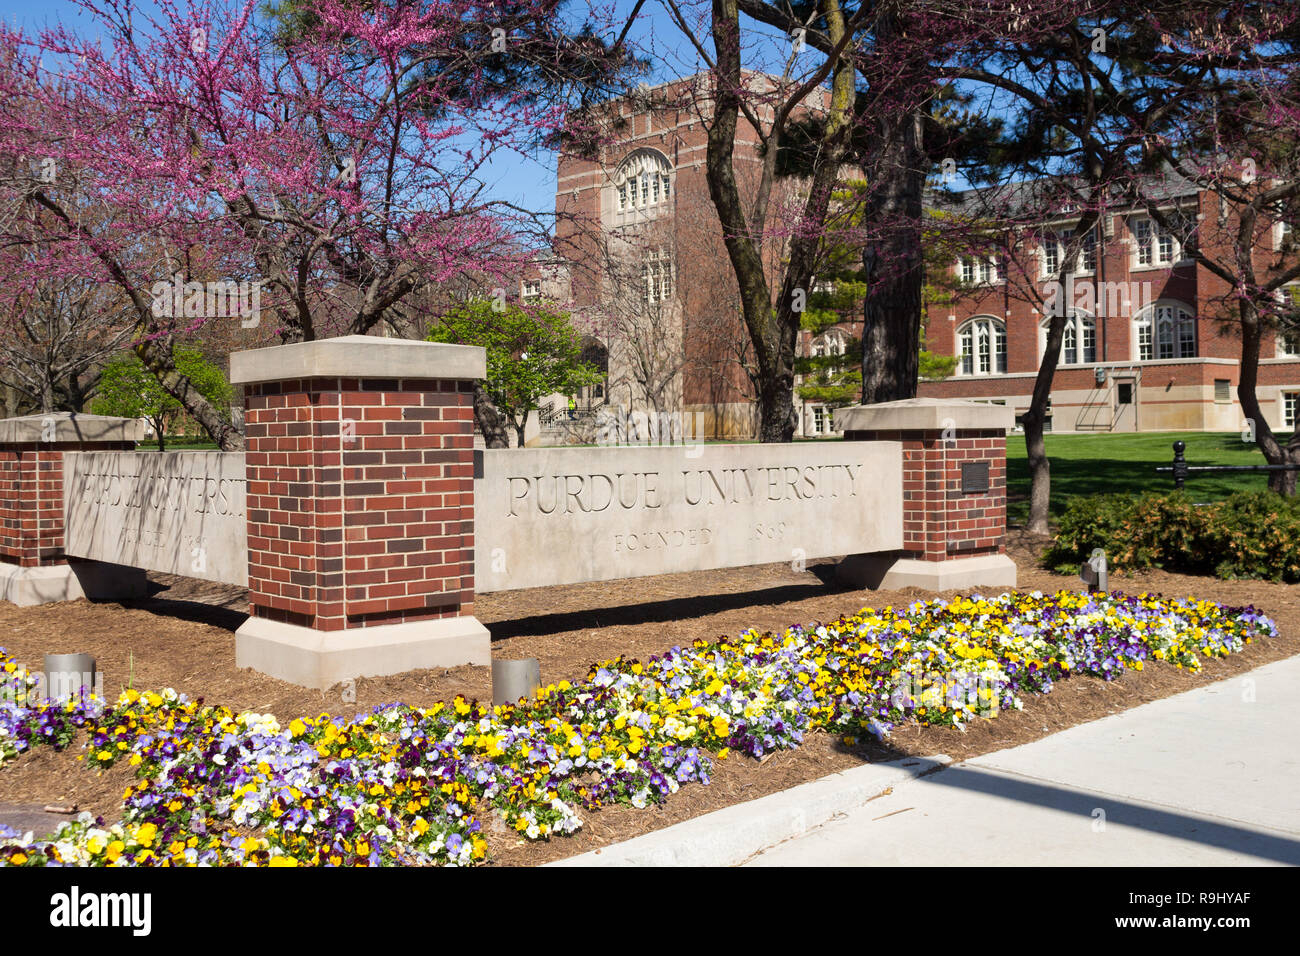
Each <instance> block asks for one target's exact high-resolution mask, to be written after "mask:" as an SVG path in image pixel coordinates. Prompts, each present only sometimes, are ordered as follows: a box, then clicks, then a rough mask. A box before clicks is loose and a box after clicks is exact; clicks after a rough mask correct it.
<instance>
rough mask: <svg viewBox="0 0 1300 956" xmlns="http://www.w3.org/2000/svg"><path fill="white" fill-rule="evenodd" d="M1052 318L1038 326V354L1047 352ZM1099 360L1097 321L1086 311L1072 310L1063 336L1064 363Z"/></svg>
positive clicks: (1062, 355)
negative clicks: (1048, 331)
mask: <svg viewBox="0 0 1300 956" xmlns="http://www.w3.org/2000/svg"><path fill="white" fill-rule="evenodd" d="M1051 324H1052V320H1051V319H1050V318H1049V319H1045V320H1044V321H1043V322H1042V324H1041V325H1039V327H1038V354H1039V355H1045V354H1047V330H1048V326H1050V325H1051ZM1095 361H1097V322H1096V320H1095V319H1093V317H1092V316H1091V315H1088V314H1087V313H1086V312H1078V311H1074V310H1071V312H1070V314H1069V315H1068V316H1067V317H1066V320H1065V331H1064V334H1063V335H1062V337H1061V358H1060V364H1062V365H1090V364H1091V363H1093V362H1095Z"/></svg>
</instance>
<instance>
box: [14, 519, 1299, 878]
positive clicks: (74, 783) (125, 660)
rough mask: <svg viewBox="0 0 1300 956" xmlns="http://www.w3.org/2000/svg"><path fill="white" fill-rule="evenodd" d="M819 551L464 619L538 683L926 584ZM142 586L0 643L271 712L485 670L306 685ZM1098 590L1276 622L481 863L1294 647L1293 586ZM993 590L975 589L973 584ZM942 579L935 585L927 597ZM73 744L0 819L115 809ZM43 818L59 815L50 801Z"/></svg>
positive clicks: (115, 790)
mask: <svg viewBox="0 0 1300 956" xmlns="http://www.w3.org/2000/svg"><path fill="white" fill-rule="evenodd" d="M1046 543H1047V539H1045V538H1041V537H1036V536H1033V535H1030V534H1028V533H1027V532H1023V531H1012V532H1011V533H1010V534H1009V536H1008V553H1009V554H1010V555H1011V557H1012V558H1013V559H1014V560H1015V561H1016V564H1017V566H1018V567H1019V582H1020V583H1019V587H1020V590H1023V591H1033V590H1041V591H1056V590H1059V589H1062V588H1066V589H1072V590H1073V589H1078V588H1080V587H1081V586H1082V585H1081V582H1079V581H1078V580H1077V579H1076V578H1073V577H1070V576H1065V575H1058V574H1054V573H1051V572H1049V571H1045V570H1043V569H1041V568H1039V567H1038V566H1037V557H1038V555H1039V554H1041V552H1042V549H1043V547H1044V546H1045V544H1046ZM833 568H834V563H833V562H830V561H823V562H819V563H815V564H810V565H809V566H808V568H807V569H806V570H805V571H802V572H796V571H794V570H793V569H792V568H791V567H790V565H788V564H774V565H760V566H756V567H748V568H733V569H724V570H718V571H706V572H696V573H688V574H673V575H663V576H660V577H653V578H633V579H627V580H622V581H614V582H599V583H593V584H578V585H569V586H565V587H554V588H538V589H533V590H527V591H512V592H503V593H500V594H485V595H479V596H478V598H477V600H476V603H475V611H476V613H477V616H478V618H479V619H480V620H481V621H483V622H484V623H485V624H486V625H487V626H488V628H489V630H490V631H491V632H492V636H493V654H494V656H496V657H498V658H521V657H535V658H537V659H538V660H539V661H540V663H541V670H542V679H543V681H545V682H547V683H551V682H555V681H559V680H562V679H568V680H571V681H574V680H581V679H583V678H585V677H586V675H587V672H588V669H589V667H590V665H591V664H592V663H593V662H596V661H601V660H606V659H609V658H611V657H615V656H617V655H619V654H623V655H626V656H628V657H632V658H641V659H644V658H647V657H649V656H651V655H653V654H659V653H662V652H664V651H665V650H668V649H669V648H671V647H674V646H680V645H686V644H689V643H690V642H691V641H693V640H695V639H696V638H705V639H710V640H711V639H715V638H717V637H720V636H723V635H732V634H736V633H739V632H740V631H742V630H744V629H746V628H748V627H756V628H759V629H760V630H780V629H781V628H784V627H786V626H787V625H790V624H794V623H808V622H813V621H829V620H834V619H835V618H837V617H839V616H841V615H842V614H845V613H851V612H853V611H856V610H858V609H859V608H861V607H863V606H876V607H880V606H884V605H899V604H910V603H911V602H913V601H916V600H918V599H919V600H928V599H931V598H933V597H935V596H936V595H935V594H933V593H932V592H926V591H920V590H917V589H912V588H909V589H904V590H899V591H859V590H853V589H847V588H844V587H843V586H841V585H839V584H837V583H836V582H835V579H834V574H833ZM150 577H151V580H153V582H154V587H155V589H156V590H155V593H154V594H152V595H151V596H150V597H149V598H147V599H144V600H140V601H135V602H131V603H129V604H127V605H120V604H113V603H91V602H88V601H75V602H69V603H65V604H52V605H44V606H41V607H34V608H19V607H15V606H14V605H12V604H8V603H0V647H5V648H7V649H8V650H9V652H10V653H12V654H13V655H14V656H15V657H16V658H17V659H18V660H19V662H20V663H22V664H23V665H25V666H27V667H29V668H31V669H34V670H39V669H40V667H41V665H42V657H43V655H44V654H46V653H71V652H83V653H89V654H92V655H94V657H95V658H96V660H97V662H98V668H99V671H100V673H101V674H103V677H104V690H105V693H106V694H108V695H110V696H115V695H116V694H117V693H118V692H119V691H121V690H124V689H126V688H128V687H135V688H137V689H140V690H148V689H161V688H164V687H174V688H176V690H178V691H180V692H183V693H186V694H189V695H190V696H191V697H202V698H204V699H205V700H206V701H207V702H209V703H213V704H225V705H226V706H229V707H230V708H231V709H233V710H235V711H236V712H239V711H243V710H252V711H257V712H259V713H266V712H270V713H274V714H275V715H276V716H277V717H278V718H280V720H281V722H282V723H286V722H287V721H288V720H289V719H291V718H292V717H294V716H298V715H307V714H310V715H317V714H320V713H322V712H328V713H331V714H348V715H350V714H352V713H357V712H361V711H365V710H369V709H370V708H371V707H373V706H375V705H378V704H383V703H389V702H392V701H402V702H405V703H408V704H411V705H415V706H427V705H429V704H432V703H433V702H435V701H438V700H446V699H449V698H450V697H452V696H454V695H456V694H463V695H465V696H466V697H468V698H478V699H481V700H489V699H490V698H491V673H490V668H486V667H456V668H450V669H437V670H424V671H414V672H410V673H407V674H401V675H397V676H394V677H384V678H364V679H361V680H358V681H357V682H356V685H355V701H354V702H349V701H345V699H344V698H345V694H347V695H348V696H350V694H349V693H348V691H351V689H350V688H349V689H348V690H347V691H345V689H344V688H342V687H335V688H332V689H330V690H328V691H315V690H307V689H304V688H301V687H296V686H294V685H291V684H286V683H284V682H282V681H279V680H275V679H274V678H270V677H266V676H264V675H261V674H257V673H255V672H253V671H250V670H239V669H237V668H236V667H235V660H234V631H235V629H236V628H237V627H238V626H239V625H240V623H241V622H242V621H243V620H244V617H245V615H246V613H247V601H246V596H245V594H244V592H243V591H242V590H241V589H236V588H228V587H225V586H222V585H215V584H209V583H206V582H201V581H196V580H192V579H187V578H176V577H170V576H166V575H151V576H150ZM1110 584H1111V587H1112V588H1115V589H1118V590H1122V591H1125V592H1130V593H1140V592H1142V591H1147V592H1151V593H1154V594H1160V595H1163V596H1165V597H1170V598H1176V597H1193V596H1194V597H1197V598H1204V599H1210V600H1214V601H1219V602H1221V603H1223V604H1228V605H1234V606H1240V605H1247V604H1253V605H1254V606H1255V607H1257V608H1259V609H1261V610H1263V611H1264V612H1265V613H1267V614H1269V615H1270V616H1271V617H1273V618H1274V619H1275V620H1276V621H1277V622H1278V624H1279V626H1280V629H1281V634H1280V635H1279V636H1278V637H1277V638H1274V639H1272V640H1262V641H1257V642H1256V643H1254V644H1252V645H1251V646H1250V647H1249V648H1247V649H1246V650H1245V651H1244V652H1242V653H1240V654H1235V655H1232V657H1230V658H1228V659H1226V660H1221V661H1205V662H1204V664H1205V666H1204V669H1203V671H1202V673H1201V674H1189V673H1187V672H1185V671H1181V670H1178V669H1176V668H1174V667H1172V666H1169V665H1156V666H1151V667H1147V668H1146V669H1144V670H1143V671H1141V672H1126V673H1125V674H1124V675H1123V677H1122V678H1121V679H1119V680H1117V681H1114V682H1109V683H1107V682H1104V681H1100V680H1095V679H1084V678H1080V679H1077V680H1067V681H1061V682H1058V684H1057V685H1056V688H1055V689H1054V690H1053V692H1052V693H1051V694H1048V695H1046V696H1043V697H1036V698H1027V699H1026V701H1025V708H1024V710H1023V711H1013V712H1008V713H1004V714H1002V715H1000V716H999V717H998V718H997V719H996V720H991V721H977V722H975V723H973V724H971V725H969V726H968V727H967V728H966V729H965V730H964V731H957V730H953V729H951V728H940V727H930V728H922V727H919V726H916V725H908V726H901V727H898V728H896V729H895V731H894V734H893V736H892V737H891V738H890V740H889V742H888V744H881V743H877V742H875V741H871V742H870V743H868V744H866V745H864V746H861V747H852V748H851V747H846V746H845V745H844V744H843V743H842V742H841V741H840V740H839V739H837V738H831V737H828V736H826V735H821V734H818V735H813V736H812V737H810V738H809V739H808V740H807V741H806V742H805V744H804V745H803V746H802V747H800V748H799V749H798V750H794V751H788V752H783V753H778V754H775V755H772V756H771V757H770V758H768V759H767V760H766V761H764V762H763V763H762V765H761V766H760V764H759V762H758V761H755V760H752V759H749V758H743V757H734V756H733V757H731V758H729V759H727V760H724V761H715V762H714V766H715V772H714V775H713V780H712V783H711V784H710V785H709V786H701V785H699V784H690V785H687V786H685V787H683V789H682V790H681V791H680V792H679V793H677V794H675V795H674V796H673V797H672V798H671V799H669V800H668V801H667V802H666V803H665V804H663V805H661V806H659V807H654V808H648V809H644V810H634V809H632V808H630V807H610V808H606V809H602V810H600V811H598V812H594V813H587V814H584V821H585V825H584V827H583V829H582V830H581V831H579V832H578V834H576V835H575V836H573V837H567V838H557V839H555V840H552V841H549V842H540V843H521V842H520V841H519V839H518V837H517V835H516V834H514V833H513V832H506V831H505V829H504V828H503V827H498V826H494V825H492V823H491V817H490V816H489V817H488V818H487V819H486V820H485V829H486V831H487V837H488V842H489V851H490V855H491V857H492V858H493V860H494V862H495V863H496V864H498V865H502V864H507V865H509V864H513V865H535V864H538V863H544V862H547V861H549V860H553V859H558V858H561V857H565V856H569V855H571V854H574V853H581V852H585V851H587V850H592V849H596V848H599V847H601V846H605V845H608V844H610V843H613V842H617V841H619V840H624V839H627V838H629V837H631V836H635V835H637V834H640V833H644V832H648V831H650V830H654V829H657V828H659V827H663V826H669V825H671V824H673V823H677V822H680V821H681V820H685V819H688V818H690V817H693V816H697V815H699V814H702V813H708V812H710V811H712V810H716V809H720V808H722V807H726V806H730V805H732V804H735V803H738V802H741V801H744V800H751V799H754V798H755V797H760V796H763V795H765V794H768V793H775V792H778V791H781V790H785V789H788V788H789V787H792V786H795V785H797V784H800V783H804V782H807V781H810V780H814V779H816V778H818V777H821V776H824V775H826V774H828V773H833V772H836V771H839V770H844V769H848V768H850V767H853V766H858V765H860V764H862V763H863V762H866V761H882V760H894V759H898V758H900V757H904V756H930V755H934V754H947V755H949V756H950V757H952V758H953V759H955V760H961V759H965V758H969V757H974V756H977V755H979V754H983V753H988V752H990V751H993V750H1000V749H1002V748H1005V747H1013V746H1017V745H1019V744H1023V743H1028V742H1030V741H1032V740H1037V739H1038V738H1040V737H1043V736H1046V735H1048V734H1050V733H1055V732H1056V731H1059V730H1063V729H1065V728H1067V727H1071V726H1073V725H1075V724H1079V723H1083V722H1086V721H1090V720H1096V719H1098V718H1101V717H1105V716H1106V715H1107V714H1111V713H1115V712H1118V711H1121V710H1124V709H1126V708H1129V707H1133V706H1136V705H1137V704H1141V703H1145V702H1147V701H1151V700H1156V699H1159V698H1161V697H1167V696H1169V695H1171V694H1176V693H1179V692H1181V691H1184V690H1189V689H1191V688H1193V687H1197V686H1200V685H1202V684H1206V683H1210V682H1212V681H1217V680H1223V679H1225V678H1228V677H1231V676H1232V675H1233V674H1237V673H1241V672H1243V671H1246V670H1250V669H1253V668H1255V667H1258V666H1260V665H1262V664H1265V663H1268V662H1270V661H1273V660H1278V659H1281V658H1284V657H1289V656H1292V655H1294V654H1298V653H1300V632H1298V631H1297V629H1296V628H1295V627H1294V622H1296V621H1297V620H1300V585H1287V584H1275V583H1271V582H1264V581H1221V580H1217V579H1214V578H1206V577H1193V576H1189V575H1182V574H1170V573H1167V572H1164V571H1143V572H1137V573H1132V574H1123V573H1114V572H1113V573H1112V574H1111V577H1110ZM989 590H993V589H989ZM952 593H954V592H944V594H945V596H946V595H950V594H952ZM78 755H79V750H78V749H76V748H73V749H72V750H69V751H66V752H64V753H54V752H52V751H49V750H48V749H45V748H40V749H38V750H36V751H34V752H31V753H28V754H25V755H23V756H22V757H20V758H18V759H17V760H15V761H13V762H12V763H11V764H9V765H6V766H5V767H4V768H3V769H0V816H2V812H3V810H4V809H5V808H6V807H7V806H8V807H19V806H21V807H26V808H30V807H33V806H35V805H38V804H39V805H47V804H53V805H60V806H74V805H75V806H76V807H77V808H78V809H87V810H90V811H91V812H92V813H95V814H97V815H103V816H104V817H105V818H106V819H109V820H114V819H117V817H118V815H119V813H120V810H121V797H122V791H123V790H124V789H125V787H126V786H127V784H128V782H129V781H130V779H131V772H130V770H129V769H128V768H125V767H121V768H113V769H112V770H109V771H107V772H105V773H103V774H98V773H96V772H94V771H92V770H89V769H87V768H86V767H85V766H84V764H82V763H79V762H78V761H77V759H76V758H77V756H78ZM51 817H52V818H53V823H54V824H57V822H58V821H59V820H61V819H66V817H65V816H55V815H53V814H51Z"/></svg>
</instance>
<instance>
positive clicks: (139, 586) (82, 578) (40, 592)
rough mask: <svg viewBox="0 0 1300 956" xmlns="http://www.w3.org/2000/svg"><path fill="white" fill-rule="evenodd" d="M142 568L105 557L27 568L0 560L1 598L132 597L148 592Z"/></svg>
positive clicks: (29, 601)
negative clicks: (113, 561) (121, 563)
mask: <svg viewBox="0 0 1300 956" xmlns="http://www.w3.org/2000/svg"><path fill="white" fill-rule="evenodd" d="M148 588H149V579H148V578H147V577H146V576H145V572H144V569H143V568H128V567H123V566H122V565H120V564H107V563H105V562H103V561H76V560H73V561H72V562H71V563H69V564H50V565H45V566H43V567H36V568H24V567H20V566H18V565H16V564H0V601H11V602H12V603H14V604H17V605H18V606H19V607H34V606H35V605H37V604H53V603H55V602H58V601H79V600H81V599H82V598H88V599H89V600H91V601H129V600H132V599H134V598H142V597H144V596H145V595H146V594H147V593H148Z"/></svg>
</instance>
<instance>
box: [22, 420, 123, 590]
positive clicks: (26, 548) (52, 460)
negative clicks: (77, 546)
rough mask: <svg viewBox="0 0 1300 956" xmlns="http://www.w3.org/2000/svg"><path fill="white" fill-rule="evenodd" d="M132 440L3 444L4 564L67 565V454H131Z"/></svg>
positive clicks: (33, 566)
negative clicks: (64, 474)
mask: <svg viewBox="0 0 1300 956" xmlns="http://www.w3.org/2000/svg"><path fill="white" fill-rule="evenodd" d="M134 448H135V443H134V442H77V443H69V442H59V443H57V444H3V445H0V562H3V563H5V564H16V565H19V566H20V567H24V568H35V567H42V566H46V565H54V564H64V563H66V559H65V558H64V554H63V544H64V540H63V453H64V452H65V451H131V450H133V449H134Z"/></svg>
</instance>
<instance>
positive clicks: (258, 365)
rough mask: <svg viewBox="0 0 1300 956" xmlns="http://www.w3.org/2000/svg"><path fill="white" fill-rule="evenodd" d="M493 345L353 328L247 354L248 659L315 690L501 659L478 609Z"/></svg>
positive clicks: (233, 365) (236, 359)
mask: <svg viewBox="0 0 1300 956" xmlns="http://www.w3.org/2000/svg"><path fill="white" fill-rule="evenodd" d="M485 362H486V358H485V352H484V350H483V349H481V348H476V347H472V346H462V345H442V344H436V343H433V342H417V341H407V340H401V339H385V338H377V337H373V336H365V335H350V336H344V337H341V338H334V339H325V340H321V341H315V342H302V343H297V344H293V345H281V346H275V347H273V348H265V349H255V350H253V351H248V352H239V353H235V354H234V355H232V356H231V359H230V378H231V381H232V382H233V383H236V384H242V385H243V386H244V408H245V412H244V428H245V438H246V451H245V462H246V469H247V478H248V485H247V510H246V514H247V519H248V603H249V613H250V617H249V619H248V621H246V622H245V623H244V624H243V626H241V627H240V628H239V631H238V632H237V634H236V639H235V662H236V664H237V665H238V666H240V667H252V668H255V669H256V670H259V671H262V672H263V673H266V674H270V675H272V676H274V677H279V678H281V679H283V680H287V681H290V682H292V683H295V684H300V685H303V686H307V687H318V688H324V687H329V686H331V685H333V684H335V683H338V682H340V681H343V680H347V679H349V678H355V677H364V676H378V675H383V674H395V673H401V672H403V671H408V670H415V669H418V668H427V667H450V666H456V665H459V664H489V663H491V650H490V645H489V638H488V632H487V629H486V628H485V627H484V626H483V625H482V624H480V623H479V621H478V620H477V619H476V618H475V617H474V616H473V610H474V448H473V445H474V418H473V395H474V381H475V380H476V379H480V378H482V377H483V375H484V372H485Z"/></svg>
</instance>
